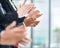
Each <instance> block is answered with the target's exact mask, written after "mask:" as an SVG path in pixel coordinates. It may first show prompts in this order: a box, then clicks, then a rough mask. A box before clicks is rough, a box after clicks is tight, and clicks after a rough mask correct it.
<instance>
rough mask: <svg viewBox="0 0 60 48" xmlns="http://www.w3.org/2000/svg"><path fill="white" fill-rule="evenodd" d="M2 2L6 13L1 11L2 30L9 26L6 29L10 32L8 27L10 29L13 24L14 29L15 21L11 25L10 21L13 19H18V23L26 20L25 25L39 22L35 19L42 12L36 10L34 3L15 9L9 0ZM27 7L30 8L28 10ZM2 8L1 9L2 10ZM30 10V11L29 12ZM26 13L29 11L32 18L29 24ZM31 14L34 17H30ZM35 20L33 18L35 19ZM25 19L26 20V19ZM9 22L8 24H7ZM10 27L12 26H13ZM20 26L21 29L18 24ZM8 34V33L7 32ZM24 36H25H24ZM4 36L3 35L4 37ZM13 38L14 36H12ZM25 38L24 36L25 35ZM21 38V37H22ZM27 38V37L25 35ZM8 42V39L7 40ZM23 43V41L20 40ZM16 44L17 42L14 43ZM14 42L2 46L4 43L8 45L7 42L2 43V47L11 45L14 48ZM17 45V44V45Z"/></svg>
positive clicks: (33, 24)
mask: <svg viewBox="0 0 60 48" xmlns="http://www.w3.org/2000/svg"><path fill="white" fill-rule="evenodd" d="M0 3H1V5H2V8H3V11H4V13H0V32H1V31H2V30H6V28H7V30H6V32H8V33H10V32H9V31H8V29H9V27H10V26H11V27H13V29H14V24H15V23H13V26H12V25H9V24H10V23H12V22H13V21H16V24H18V23H22V22H23V21H24V23H25V25H26V26H29V25H31V26H35V25H37V24H38V21H34V20H35V19H36V18H38V17H39V16H40V15H41V14H39V11H34V5H33V4H29V5H25V3H24V4H23V5H22V6H21V7H18V8H17V10H14V8H13V7H12V5H11V3H10V1H9V0H0ZM0 8H1V7H0ZM26 9H28V10H26ZM1 10H2V9H1ZM1 10H0V11H1ZM24 11H26V12H24ZM29 12H30V13H29ZM32 12H34V13H32ZM26 13H29V15H28V16H29V17H28V18H30V22H31V24H27V22H29V21H27V20H28V18H25V17H24V15H25V14H26ZM35 13H36V14H35ZM21 16H23V17H21ZM30 16H33V17H30ZM32 18H33V19H34V20H33V19H32ZM24 19H25V20H24ZM31 19H32V20H33V22H32V20H31ZM7 24H8V25H7ZM11 27H10V28H11ZM18 28H19V29H20V27H19V26H18ZM10 30H11V29H10ZM23 30H24V28H23ZM23 30H22V31H23ZM19 31H20V30H18V31H17V32H19ZM6 32H5V33H6ZM15 32H16V30H15ZM6 35H8V34H6ZM22 35H23V34H22ZM22 37H23V36H22ZM2 38H3V37H2ZM12 38H14V37H12ZM23 38H24V37H23ZM20 39H21V38H20ZM25 39H27V38H26V37H25ZM28 40H29V39H28ZM6 42H7V41H6ZM9 43H13V42H12V41H11V42H9ZM20 43H21V42H20ZM14 44H16V43H14ZM14 44H8V46H2V45H7V44H2V45H1V47H2V48H4V47H6V48H9V47H11V48H13V46H14ZM22 44H23V43H22ZM9 45H13V46H9ZM15 46H16V45H15Z"/></svg>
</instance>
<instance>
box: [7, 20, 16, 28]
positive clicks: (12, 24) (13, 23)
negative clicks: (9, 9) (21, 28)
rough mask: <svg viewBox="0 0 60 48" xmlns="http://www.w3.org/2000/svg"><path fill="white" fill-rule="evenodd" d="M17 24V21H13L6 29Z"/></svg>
mask: <svg viewBox="0 0 60 48" xmlns="http://www.w3.org/2000/svg"><path fill="white" fill-rule="evenodd" d="M15 26H16V21H13V22H12V23H11V24H10V25H8V26H7V27H6V29H12V28H14V27H15Z"/></svg>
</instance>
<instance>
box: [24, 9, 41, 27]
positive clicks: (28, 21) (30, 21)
mask: <svg viewBox="0 0 60 48" xmlns="http://www.w3.org/2000/svg"><path fill="white" fill-rule="evenodd" d="M34 9H35V8H34ZM34 9H33V10H31V11H30V13H29V14H28V16H27V17H26V18H25V19H24V23H25V25H26V26H33V27H35V26H36V25H37V24H38V23H39V21H35V20H36V19H37V18H39V17H40V16H41V15H42V14H39V13H40V11H39V10H34Z"/></svg>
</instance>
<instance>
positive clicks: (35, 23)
mask: <svg viewBox="0 0 60 48" xmlns="http://www.w3.org/2000/svg"><path fill="white" fill-rule="evenodd" d="M39 22H40V21H35V22H34V23H33V24H31V26H32V27H35V26H36V25H38V23H39Z"/></svg>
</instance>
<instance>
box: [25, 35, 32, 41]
mask: <svg viewBox="0 0 60 48" xmlns="http://www.w3.org/2000/svg"><path fill="white" fill-rule="evenodd" d="M24 40H26V41H29V42H31V41H32V40H31V39H29V38H28V37H26V36H25V37H24Z"/></svg>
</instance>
